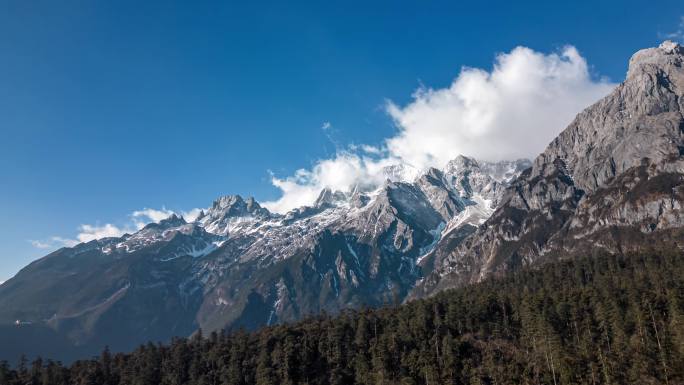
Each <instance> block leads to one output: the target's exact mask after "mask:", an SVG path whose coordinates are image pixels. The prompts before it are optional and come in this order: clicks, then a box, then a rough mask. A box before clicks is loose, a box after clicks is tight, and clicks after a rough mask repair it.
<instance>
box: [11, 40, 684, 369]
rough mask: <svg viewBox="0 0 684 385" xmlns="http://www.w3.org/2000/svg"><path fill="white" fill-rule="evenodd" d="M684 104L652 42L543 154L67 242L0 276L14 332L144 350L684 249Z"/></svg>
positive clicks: (671, 54) (392, 175) (663, 53)
mask: <svg viewBox="0 0 684 385" xmlns="http://www.w3.org/2000/svg"><path fill="white" fill-rule="evenodd" d="M683 101H684V48H682V47H681V46H680V45H679V44H676V43H672V42H665V43H663V44H662V45H661V46H659V47H656V48H650V49H646V50H642V51H639V52H637V53H636V54H635V55H634V56H633V57H632V59H631V60H630V65H629V71H628V74H627V78H626V80H625V81H624V82H623V83H622V84H621V85H620V86H618V87H617V88H616V89H615V90H614V91H613V92H612V93H611V94H610V95H608V96H606V97H605V98H604V99H602V100H600V101H598V102H597V103H595V104H594V105H592V106H590V107H589V108H587V109H586V110H585V111H583V112H581V113H580V114H579V115H578V116H577V117H576V118H575V120H574V121H573V122H572V123H571V124H570V125H569V126H568V127H567V128H566V129H565V130H564V131H563V132H562V133H561V134H560V135H559V136H558V137H557V138H556V139H554V140H553V141H552V142H551V143H550V144H549V146H548V147H547V149H546V150H545V151H544V152H543V153H542V154H540V155H539V156H538V157H537V158H536V159H535V160H534V162H529V161H527V160H519V161H515V162H499V163H487V162H478V161H476V160H474V159H471V158H467V157H463V156H461V157H457V158H456V159H454V160H453V161H451V162H449V164H447V165H446V166H445V167H444V168H442V169H434V168H433V169H428V170H423V171H418V170H415V169H412V168H411V167H408V166H395V167H390V168H388V169H386V170H385V176H387V181H386V182H385V183H384V184H383V185H381V186H379V187H377V188H373V189H370V188H368V187H367V186H358V187H357V188H356V189H352V191H350V192H339V191H331V190H324V191H322V192H321V193H320V196H319V198H318V199H317V200H316V202H315V203H314V204H312V205H311V206H307V207H300V208H298V209H295V210H292V211H290V212H289V213H286V214H284V215H280V214H274V213H271V212H269V211H268V210H267V209H265V208H263V207H261V206H260V205H259V203H258V202H256V201H255V200H254V199H251V198H250V199H243V198H241V197H239V196H227V197H222V198H219V199H217V200H216V201H215V202H214V203H213V205H212V206H211V207H209V208H207V209H206V210H204V211H203V212H202V213H201V215H199V216H198V218H197V219H196V220H195V221H193V222H191V223H188V222H186V221H185V219H183V218H181V217H178V216H172V217H169V218H167V219H165V220H163V221H161V222H159V223H152V224H149V225H147V226H145V227H144V228H143V229H141V230H140V231H138V232H136V233H134V234H130V235H125V236H123V237H120V238H106V239H100V240H96V241H91V242H88V243H83V244H80V245H77V246H75V247H73V248H63V249H60V250H58V251H55V252H54V253H52V254H50V255H47V256H46V257H44V258H42V259H40V260H38V261H35V262H33V263H32V264H30V265H29V266H27V267H26V268H24V269H23V270H21V271H20V272H19V273H18V274H17V275H16V276H15V277H14V278H12V279H10V280H9V281H7V282H5V283H4V284H2V285H1V286H0V334H1V333H2V332H3V330H6V329H3V328H2V326H3V325H8V324H10V323H14V322H15V320H20V324H21V325H30V327H31V328H40V330H41V333H43V334H39V333H38V332H37V331H36V333H34V334H33V336H34V337H32V338H33V339H32V340H37V338H36V337H35V335H40V336H41V338H40V340H45V339H48V337H49V339H50V340H51V341H53V340H58V341H66V342H63V343H64V344H66V345H65V346H67V345H68V346H71V347H74V346H76V347H78V348H79V349H83V350H85V351H89V352H91V353H92V352H95V351H96V350H99V349H100V348H101V347H102V346H104V345H110V346H111V347H112V348H113V349H115V350H121V349H130V348H132V347H133V346H135V345H136V344H138V343H141V342H144V341H148V340H152V341H155V340H162V341H163V340H168V339H169V338H171V337H172V336H177V335H180V336H187V335H190V334H191V333H193V332H194V331H196V330H197V329H198V328H202V329H203V330H205V331H211V330H218V329H224V328H227V329H234V328H238V327H243V326H244V327H247V328H253V327H257V326H259V325H268V324H274V323H278V322H284V321H290V320H296V319H299V318H301V317H304V316H306V315H309V314H316V313H320V312H323V311H325V312H329V313H335V312H338V311H340V310H342V309H345V308H349V307H352V308H353V307H359V306H364V305H367V306H378V305H382V304H386V303H396V302H401V301H404V300H407V299H411V298H418V297H423V296H428V295H431V294H433V293H435V292H436V291H439V290H443V289H446V288H451V287H455V286H459V285H464V284H468V283H472V282H478V281H480V280H482V279H484V278H486V277H489V276H491V275H497V274H505V273H507V272H511V271H515V270H516V269H519V268H521V267H525V266H537V265H539V264H541V263H544V262H545V261H550V260H555V259H558V258H568V257H572V256H575V255H593V254H595V253H628V252H633V251H643V250H659V251H663V250H665V251H667V252H673V251H674V252H676V253H678V255H679V254H681V252H682V250H683V249H684V248H683V247H682V245H684V232H682V228H684V213H683V212H682V207H684V188H683V187H682V186H684V117H683V116H684V115H683V113H684V102H683ZM407 175H414V176H415V178H411V179H410V182H406V181H405V180H406V176H407ZM12 330H13V332H16V329H12ZM22 330H24V329H22ZM30 330H34V329H30ZM49 333H52V334H49ZM43 336H45V337H43ZM0 337H2V336H1V335H0ZM11 348H12V347H11V346H2V345H0V359H2V358H5V357H9V355H10V354H14V353H16V352H13V351H12V350H11ZM22 348H26V347H22ZM8 349H10V350H8ZM63 351H66V349H65V350H63ZM81 355H83V353H82V352H81Z"/></svg>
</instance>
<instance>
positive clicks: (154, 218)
mask: <svg viewBox="0 0 684 385" xmlns="http://www.w3.org/2000/svg"><path fill="white" fill-rule="evenodd" d="M201 212H202V209H199V208H194V209H191V210H188V211H180V212H175V211H173V210H169V209H167V208H166V207H164V206H162V208H161V209H151V208H144V209H142V210H136V211H133V212H132V213H131V214H130V215H128V217H127V218H128V220H127V222H126V223H124V224H122V225H114V224H112V223H105V224H103V225H100V224H95V225H93V224H82V225H80V226H78V228H77V233H76V235H75V236H74V238H65V237H59V236H52V237H49V238H47V239H40V240H29V242H30V243H31V245H32V246H33V247H35V248H38V249H45V250H50V249H53V250H54V249H58V248H60V247H73V246H76V245H77V244H79V243H83V242H90V241H92V240H96V239H102V238H109V237H121V236H123V235H124V234H132V233H134V232H136V231H138V230H140V229H141V228H143V227H144V226H145V225H147V224H148V223H151V222H159V221H161V220H162V219H166V218H168V217H169V216H171V215H173V214H176V215H181V216H183V217H184V218H185V219H186V220H187V221H189V222H192V221H194V220H195V219H196V218H197V216H198V215H199V214H200V213H201Z"/></svg>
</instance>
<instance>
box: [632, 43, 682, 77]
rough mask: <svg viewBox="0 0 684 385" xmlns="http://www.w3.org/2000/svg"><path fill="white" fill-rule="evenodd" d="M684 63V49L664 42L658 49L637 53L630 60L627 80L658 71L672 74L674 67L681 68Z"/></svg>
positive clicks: (643, 50)
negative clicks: (683, 62)
mask: <svg viewBox="0 0 684 385" xmlns="http://www.w3.org/2000/svg"><path fill="white" fill-rule="evenodd" d="M682 61H684V47H682V46H681V45H680V44H679V43H676V42H674V41H671V40H666V41H664V42H662V43H661V44H660V45H659V46H658V47H655V48H646V49H642V50H640V51H637V52H636V53H635V54H634V55H632V58H631V59H630V60H629V69H628V71H627V78H631V77H633V76H635V75H638V74H641V73H644V72H645V73H654V72H657V71H659V70H660V71H664V72H666V73H668V72H670V70H671V69H672V67H681V66H682Z"/></svg>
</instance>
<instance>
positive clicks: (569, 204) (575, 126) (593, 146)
mask: <svg viewBox="0 0 684 385" xmlns="http://www.w3.org/2000/svg"><path fill="white" fill-rule="evenodd" d="M683 61H684V49H683V48H682V47H681V46H680V45H678V44H675V43H672V42H665V43H663V44H662V45H660V46H659V47H657V48H650V49H645V50H642V51H639V52H637V53H636V54H635V55H634V56H633V57H632V59H631V60H630V64H629V71H628V73H627V78H626V80H625V81H624V82H623V83H622V84H621V85H620V86H618V87H617V88H616V89H615V90H614V91H613V92H612V93H611V94H610V95H608V96H606V97H605V98H604V99H602V100H601V101H599V102H597V103H596V104H594V105H592V106H591V107H589V108H587V109H586V110H585V111H583V112H582V113H580V114H579V115H578V116H577V117H576V118H575V120H574V121H573V122H572V123H571V124H570V126H568V128H566V129H565V130H564V131H563V132H562V133H561V134H560V135H559V136H558V137H557V138H556V139H554V140H553V142H552V143H551V144H549V146H548V147H547V149H546V150H545V151H544V152H543V153H542V154H541V155H539V156H538V157H537V158H536V159H535V160H534V162H533V166H532V168H531V169H529V170H526V171H525V172H524V173H522V174H521V175H520V177H519V178H518V179H517V180H516V181H514V182H513V183H512V184H511V186H510V187H508V189H507V191H506V192H505V193H504V196H503V198H502V203H501V205H500V206H499V208H498V209H497V210H496V211H495V212H494V213H493V215H492V216H491V217H490V218H489V219H488V220H487V222H485V223H484V225H483V226H481V227H480V228H479V229H478V230H477V231H476V232H475V233H474V234H473V235H472V236H470V237H469V238H468V239H466V240H465V241H464V242H462V243H460V244H458V245H457V246H455V247H448V246H447V247H446V248H443V249H440V250H437V251H436V253H441V254H442V255H443V256H442V263H441V265H440V266H438V267H436V268H435V271H434V272H433V273H432V274H430V276H429V277H427V278H426V279H425V280H424V281H423V282H421V284H420V285H418V287H417V288H416V289H414V291H413V293H412V297H420V296H425V295H430V294H432V293H434V292H436V291H439V290H441V289H444V288H448V287H453V286H458V285H463V284H467V283H471V282H476V281H479V280H481V279H483V278H484V277H486V276H488V275H491V274H503V273H505V272H509V271H512V270H515V269H518V268H519V267H521V266H526V265H533V264H538V263H542V262H545V261H549V260H553V259H556V258H559V257H570V256H572V255H578V254H582V253H590V254H593V253H596V252H608V253H624V252H627V251H630V250H641V249H648V248H675V249H681V248H682V245H684V231H683V230H682V225H684V215H683V213H682V203H683V202H684V187H682V181H683V180H684V157H683V155H684V135H683V132H684V119H683V117H682V112H683V111H684V99H683V98H682V96H684V68H683V67H682V63H683Z"/></svg>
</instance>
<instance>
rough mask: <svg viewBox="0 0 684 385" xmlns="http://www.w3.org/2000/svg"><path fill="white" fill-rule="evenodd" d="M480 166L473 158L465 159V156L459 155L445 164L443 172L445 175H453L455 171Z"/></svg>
mask: <svg viewBox="0 0 684 385" xmlns="http://www.w3.org/2000/svg"><path fill="white" fill-rule="evenodd" d="M478 167H480V165H479V164H478V162H477V160H475V159H474V158H470V157H467V156H465V155H459V156H457V157H455V158H454V159H452V160H450V161H449V163H447V165H446V167H445V168H444V170H445V171H446V172H447V173H454V172H456V171H460V170H465V169H472V168H478Z"/></svg>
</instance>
